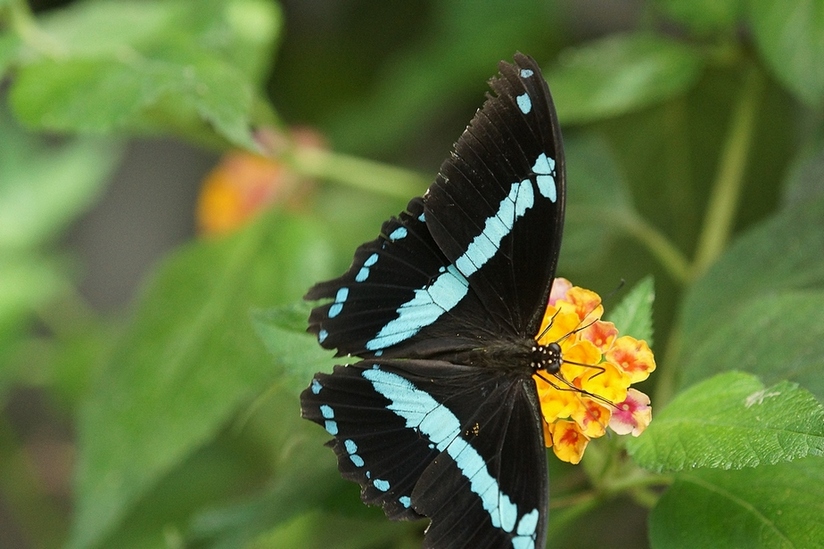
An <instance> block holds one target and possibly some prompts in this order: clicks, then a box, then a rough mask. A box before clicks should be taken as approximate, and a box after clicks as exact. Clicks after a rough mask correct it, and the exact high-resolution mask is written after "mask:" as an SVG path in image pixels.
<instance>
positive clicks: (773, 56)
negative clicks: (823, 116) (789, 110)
mask: <svg viewBox="0 0 824 549" xmlns="http://www.w3.org/2000/svg"><path fill="white" fill-rule="evenodd" d="M749 8H750V9H749V18H750V21H751V22H752V29H753V34H754V36H755V42H756V45H757V46H758V50H759V51H760V53H761V55H762V56H763V57H764V60H765V61H766V63H767V66H768V67H769V68H770V69H771V70H772V72H773V73H774V74H775V76H776V77H777V78H778V80H779V81H781V82H782V83H783V84H784V86H785V87H786V88H787V89H788V90H790V92H792V93H793V94H794V95H795V96H796V97H797V98H798V99H799V100H800V101H802V102H804V103H806V104H807V105H808V106H810V107H812V108H813V109H820V108H821V107H822V106H824V64H822V63H821V59H824V3H822V2H821V1H820V0H785V1H784V2H774V1H772V0H750V2H749Z"/></svg>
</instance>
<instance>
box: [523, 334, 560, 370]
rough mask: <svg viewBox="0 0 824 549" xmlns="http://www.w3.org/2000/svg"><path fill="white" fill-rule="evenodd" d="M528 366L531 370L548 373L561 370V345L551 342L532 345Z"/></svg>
mask: <svg viewBox="0 0 824 549" xmlns="http://www.w3.org/2000/svg"><path fill="white" fill-rule="evenodd" d="M530 358H531V360H530V363H529V365H530V367H531V368H532V370H533V372H538V371H544V372H547V373H549V374H553V375H554V374H557V373H558V372H559V371H560V370H561V362H562V359H561V346H560V345H559V344H558V343H556V342H552V343H550V344H548V345H538V344H537V343H536V344H535V345H533V346H532V353H531V357H530Z"/></svg>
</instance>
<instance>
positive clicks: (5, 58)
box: [0, 31, 20, 78]
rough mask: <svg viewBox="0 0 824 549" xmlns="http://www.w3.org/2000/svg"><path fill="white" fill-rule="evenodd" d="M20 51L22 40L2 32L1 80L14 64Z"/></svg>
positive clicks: (14, 35) (0, 32)
mask: <svg viewBox="0 0 824 549" xmlns="http://www.w3.org/2000/svg"><path fill="white" fill-rule="evenodd" d="M19 51H20V38H19V37H18V36H17V35H16V34H11V33H4V32H2V31H0V78H3V77H4V76H5V75H6V71H7V70H8V69H9V67H10V66H11V65H12V64H13V63H14V61H15V60H16V58H17V56H18V54H19Z"/></svg>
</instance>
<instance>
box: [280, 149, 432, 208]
mask: <svg viewBox="0 0 824 549" xmlns="http://www.w3.org/2000/svg"><path fill="white" fill-rule="evenodd" d="M282 158H283V159H284V160H285V161H286V162H288V163H289V165H290V166H291V167H292V168H293V169H294V170H295V171H297V172H298V173H301V174H303V175H308V176H310V177H317V178H321V179H327V180H329V181H336V182H338V183H343V184H346V185H349V186H351V187H354V188H356V189H362V190H365V191H369V192H373V193H377V194H382V195H385V196H391V197H394V198H401V199H404V200H405V199H408V198H409V197H412V196H416V195H420V194H421V192H422V191H423V189H425V188H426V185H427V181H426V179H424V177H423V176H421V175H419V174H417V173H415V172H412V171H409V170H405V169H402V168H396V167H394V166H389V165H387V164H381V163H379V162H373V161H371V160H364V159H362V158H358V157H354V156H349V155H346V154H340V153H336V152H332V151H328V150H324V149H320V148H314V147H296V148H295V149H293V150H292V151H290V152H289V153H287V154H285V155H284V156H283V157H282Z"/></svg>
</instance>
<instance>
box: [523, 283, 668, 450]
mask: <svg viewBox="0 0 824 549" xmlns="http://www.w3.org/2000/svg"><path fill="white" fill-rule="evenodd" d="M603 312H604V308H603V306H602V305H601V298H600V296H599V295H598V294H596V293H595V292H593V291H591V290H586V289H584V288H579V287H577V286H573V285H572V284H571V283H570V282H569V281H568V280H566V279H563V278H557V279H555V282H554V284H553V286H552V293H551V295H550V298H549V304H548V306H547V310H546V313H545V314H544V320H543V324H542V326H541V330H540V331H539V332H538V333H539V338H538V343H539V344H541V345H548V344H550V343H553V342H554V343H558V345H560V347H561V358H562V362H561V368H560V371H559V372H558V373H557V374H555V375H552V374H549V373H548V372H537V373H536V374H535V375H534V378H535V382H536V384H537V387H538V397H539V399H540V402H541V411H542V413H543V416H544V438H545V440H546V445H547V447H552V449H553V451H554V452H555V455H556V456H558V458H559V459H561V460H563V461H567V462H570V463H578V462H580V461H581V458H582V457H583V455H584V450H586V447H587V444H588V443H589V441H590V440H592V439H594V438H598V437H601V436H603V435H604V434H605V433H606V427H609V428H610V429H612V430H613V431H614V432H615V433H617V434H619V435H625V434H630V433H631V434H632V435H633V436H638V435H640V434H641V433H642V432H643V431H644V429H646V427H647V425H649V423H650V421H651V420H652V408H651V407H650V400H649V397H648V396H647V395H645V394H644V393H642V392H640V391H638V390H636V389H633V388H631V387H630V385H632V384H633V383H638V382H640V381H643V380H645V379H646V378H647V377H648V376H649V374H650V372H652V371H653V370H654V369H655V358H654V357H653V355H652V351H651V350H650V348H649V345H647V343H646V342H645V341H643V340H639V339H635V338H634V337H631V336H619V335H618V330H617V329H616V328H615V325H614V324H613V323H611V322H606V321H603V320H601V316H602V315H603Z"/></svg>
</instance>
